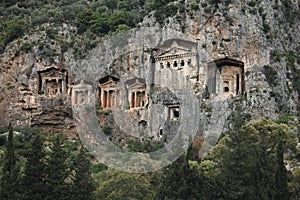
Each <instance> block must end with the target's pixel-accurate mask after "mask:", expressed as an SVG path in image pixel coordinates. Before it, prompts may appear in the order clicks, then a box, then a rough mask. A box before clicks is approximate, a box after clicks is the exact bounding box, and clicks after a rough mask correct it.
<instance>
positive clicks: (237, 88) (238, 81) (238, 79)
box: [236, 74, 240, 95]
mask: <svg viewBox="0 0 300 200" xmlns="http://www.w3.org/2000/svg"><path fill="white" fill-rule="evenodd" d="M239 90H240V75H239V74H237V75H236V94H237V95H238V94H239Z"/></svg>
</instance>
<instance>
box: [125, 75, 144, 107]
mask: <svg viewBox="0 0 300 200" xmlns="http://www.w3.org/2000/svg"><path fill="white" fill-rule="evenodd" d="M126 88H127V91H128V95H127V96H128V102H129V105H130V108H139V107H144V106H145V105H146V101H147V96H146V81H145V79H142V78H134V79H130V80H128V81H126Z"/></svg>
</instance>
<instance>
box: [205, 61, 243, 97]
mask: <svg viewBox="0 0 300 200" xmlns="http://www.w3.org/2000/svg"><path fill="white" fill-rule="evenodd" d="M207 87H208V90H209V93H210V94H216V95H223V96H225V97H234V96H238V95H240V94H242V93H243V92H244V90H245V75H244V63H243V62H241V61H238V60H235V59H231V58H222V59H218V60H215V61H213V62H210V63H208V67H207Z"/></svg>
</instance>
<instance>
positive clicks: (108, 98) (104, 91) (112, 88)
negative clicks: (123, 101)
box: [98, 76, 120, 109]
mask: <svg viewBox="0 0 300 200" xmlns="http://www.w3.org/2000/svg"><path fill="white" fill-rule="evenodd" d="M98 89H99V98H100V105H101V106H102V108H103V109H110V108H116V107H117V106H118V97H119V91H120V88H119V79H118V78H116V77H113V76H106V77H104V78H102V79H100V80H99V82H98Z"/></svg>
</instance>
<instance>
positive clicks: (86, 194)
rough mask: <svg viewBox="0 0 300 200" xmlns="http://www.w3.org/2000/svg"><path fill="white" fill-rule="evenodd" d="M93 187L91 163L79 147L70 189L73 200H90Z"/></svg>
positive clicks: (83, 150)
mask: <svg viewBox="0 0 300 200" xmlns="http://www.w3.org/2000/svg"><path fill="white" fill-rule="evenodd" d="M94 190H95V186H94V183H93V179H92V176H91V162H90V159H89V156H88V155H87V154H86V151H85V149H84V148H83V147H81V149H80V152H79V154H78V156H77V157H76V160H75V175H74V184H73V188H72V195H73V197H72V199H73V200H81V199H85V200H91V199H93V192H94Z"/></svg>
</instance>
